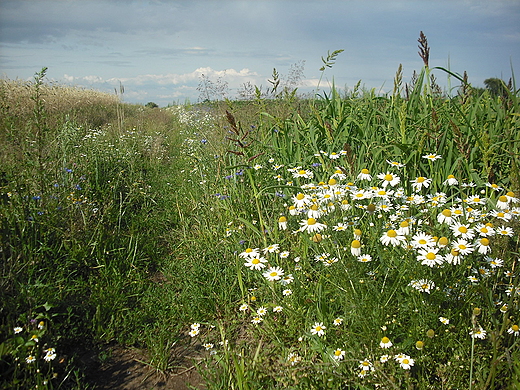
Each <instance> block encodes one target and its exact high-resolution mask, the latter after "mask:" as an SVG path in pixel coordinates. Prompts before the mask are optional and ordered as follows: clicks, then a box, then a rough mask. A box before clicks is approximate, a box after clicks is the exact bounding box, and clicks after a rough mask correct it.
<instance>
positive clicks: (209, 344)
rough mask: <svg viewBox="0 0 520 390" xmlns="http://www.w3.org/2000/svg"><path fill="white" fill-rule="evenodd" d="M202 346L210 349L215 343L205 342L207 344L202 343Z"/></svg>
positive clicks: (207, 349)
mask: <svg viewBox="0 0 520 390" xmlns="http://www.w3.org/2000/svg"><path fill="white" fill-rule="evenodd" d="M202 346H203V347H204V348H205V349H206V351H209V350H210V349H212V348H213V347H214V346H215V345H214V344H212V343H205V344H202Z"/></svg>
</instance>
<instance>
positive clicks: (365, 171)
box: [361, 168, 370, 175]
mask: <svg viewBox="0 0 520 390" xmlns="http://www.w3.org/2000/svg"><path fill="white" fill-rule="evenodd" d="M361 173H362V174H363V175H368V174H369V173H370V171H369V170H368V169H366V168H363V169H362V170H361Z"/></svg>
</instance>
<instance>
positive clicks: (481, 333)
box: [469, 326, 486, 340]
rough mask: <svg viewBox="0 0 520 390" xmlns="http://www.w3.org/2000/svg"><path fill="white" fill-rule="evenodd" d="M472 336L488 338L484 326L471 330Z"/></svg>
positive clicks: (482, 338)
mask: <svg viewBox="0 0 520 390" xmlns="http://www.w3.org/2000/svg"><path fill="white" fill-rule="evenodd" d="M469 334H470V335H471V337H472V338H474V339H481V340H484V339H485V338H486V331H485V330H484V329H483V328H482V327H480V326H479V327H478V328H475V329H473V330H472V331H471V332H469Z"/></svg>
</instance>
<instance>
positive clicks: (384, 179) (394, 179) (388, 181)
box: [377, 172, 401, 188]
mask: <svg viewBox="0 0 520 390" xmlns="http://www.w3.org/2000/svg"><path fill="white" fill-rule="evenodd" d="M377 177H378V178H379V179H381V185H382V186H383V188H386V186H388V185H390V186H392V187H395V186H396V185H398V184H399V182H400V181H401V178H400V177H399V176H396V175H394V174H392V173H390V172H386V173H380V174H379V175H377Z"/></svg>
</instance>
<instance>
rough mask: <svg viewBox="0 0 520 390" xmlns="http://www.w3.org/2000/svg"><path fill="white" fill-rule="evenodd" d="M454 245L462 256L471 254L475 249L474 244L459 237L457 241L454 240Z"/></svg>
mask: <svg viewBox="0 0 520 390" xmlns="http://www.w3.org/2000/svg"><path fill="white" fill-rule="evenodd" d="M452 247H453V249H456V250H457V251H458V252H459V253H460V255H461V256H466V255H469V254H470V253H472V252H473V250H474V248H473V244H471V243H470V242H468V241H466V240H464V239H462V238H459V239H458V240H457V241H456V242H454V243H453V244H452Z"/></svg>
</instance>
